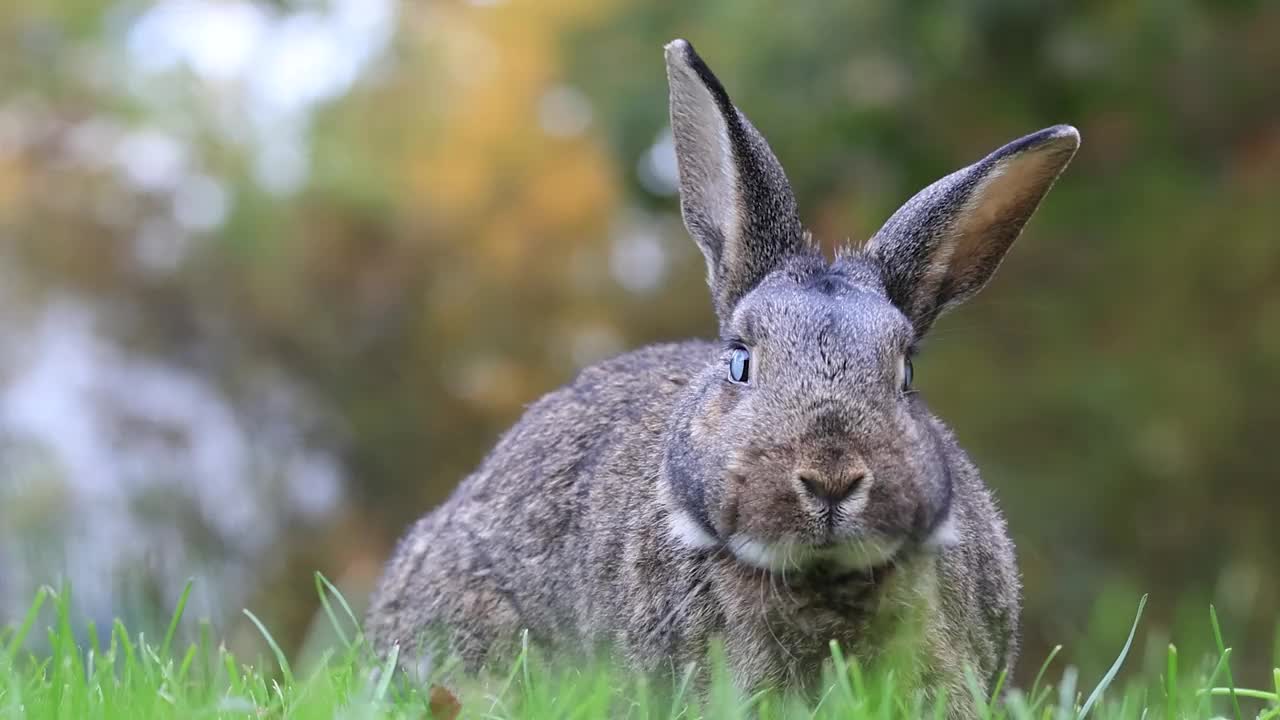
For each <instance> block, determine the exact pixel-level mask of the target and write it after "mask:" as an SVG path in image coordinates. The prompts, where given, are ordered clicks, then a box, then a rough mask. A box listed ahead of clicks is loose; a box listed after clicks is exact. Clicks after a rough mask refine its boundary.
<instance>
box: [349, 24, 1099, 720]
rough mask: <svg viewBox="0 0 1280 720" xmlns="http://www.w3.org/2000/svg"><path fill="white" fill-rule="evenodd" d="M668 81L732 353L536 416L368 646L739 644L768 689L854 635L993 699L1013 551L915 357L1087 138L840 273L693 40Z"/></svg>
mask: <svg viewBox="0 0 1280 720" xmlns="http://www.w3.org/2000/svg"><path fill="white" fill-rule="evenodd" d="M667 70H668V77H669V81H670V84H671V120H672V129H673V131H674V136H675V145H676V157H677V160H678V163H679V170H680V183H681V187H680V195H681V209H682V212H683V215H684V219H685V225H686V226H687V227H688V229H689V231H690V234H691V235H692V236H693V238H694V240H695V241H696V242H697V243H698V245H699V247H700V248H701V249H702V251H703V254H704V255H705V256H706V259H707V268H708V274H709V282H710V285H711V292H712V298H713V301H714V304H715V306H716V311H717V314H718V315H719V319H720V337H719V340H718V341H717V342H687V343H681V344H675V345H663V346H656V347H650V348H647V349H643V350H640V351H637V352H633V353H630V354H627V355H623V356H621V357H618V358H615V359H613V360H610V361H607V362H604V363H601V364H599V365H596V366H594V367H591V368H588V369H586V370H584V371H582V373H581V374H580V375H579V376H578V378H577V379H576V380H574V382H572V383H571V384H569V385H567V386H566V387H564V388H561V389H560V390H557V391H555V392H553V393H551V394H549V395H547V396H546V397H544V398H543V399H542V400H540V401H538V402H537V403H535V404H534V405H533V406H532V407H531V408H530V409H529V410H528V412H527V413H526V414H525V416H524V417H523V418H522V419H521V420H520V422H519V423H517V424H516V426H515V427H514V428H512V429H511V430H510V431H509V432H508V433H507V434H506V435H505V436H504V437H503V438H502V440H501V441H499V443H498V445H497V446H496V447H495V448H494V450H493V451H492V452H491V453H490V454H489V456H488V457H487V458H486V459H485V461H484V463H483V464H482V465H481V467H480V468H479V470H477V471H476V473H475V474H473V475H472V476H471V477H469V478H467V479H466V480H465V481H464V482H463V483H462V485H461V486H460V487H459V488H458V490H457V491H456V492H455V493H454V494H453V496H452V497H451V498H450V499H449V500H448V501H447V502H446V503H445V504H444V505H443V506H441V507H440V508H439V509H437V510H436V511H435V512H433V513H431V514H430V515H428V516H427V517H426V518H424V519H423V520H422V521H420V522H419V523H418V524H417V525H415V526H414V527H413V528H412V529H411V530H410V531H409V533H408V534H407V535H406V537H405V538H404V539H403V540H402V541H401V543H400V545H399V547H398V548H397V550H396V552H395V555H394V557H393V558H392V560H391V562H390V563H389V565H388V567H387V571H386V574H385V576H384V577H383V580H382V582H381V584H380V586H379V588H378V590H377V592H376V593H375V596H374V599H373V604H372V607H371V610H370V615H369V621H368V625H369V632H370V635H371V636H372V638H373V639H374V642H375V643H376V644H377V646H378V647H380V648H381V649H384V650H385V649H388V648H389V647H391V646H392V645H395V644H399V645H400V646H401V647H402V648H404V649H406V651H407V652H408V653H410V654H412V653H413V652H414V650H413V648H414V647H415V646H417V647H419V648H420V649H426V650H427V651H428V652H430V653H438V652H450V653H456V654H458V655H460V656H461V657H462V659H463V660H464V661H465V663H466V665H467V666H468V667H470V668H479V667H482V666H484V665H486V664H492V663H498V664H499V665H501V663H503V662H504V661H506V660H509V659H510V658H511V657H512V656H513V653H514V650H515V648H516V646H517V643H518V642H519V638H520V635H521V632H522V631H524V630H528V632H529V637H530V639H531V641H533V642H535V643H538V644H539V645H542V646H544V647H546V648H549V649H551V650H552V651H554V652H557V653H562V654H563V653H566V652H572V653H574V654H576V655H584V654H585V655H594V654H595V653H596V652H597V651H600V652H604V653H608V654H609V655H610V656H612V657H614V658H617V659H620V660H622V661H623V662H624V663H625V664H627V665H629V666H631V667H634V668H636V669H640V670H646V671H659V672H662V671H670V670H672V669H676V668H681V667H683V666H685V664H686V663H689V662H699V661H701V660H703V659H704V657H705V654H706V652H707V649H708V647H709V646H710V644H711V643H712V642H713V641H716V640H721V641H723V643H724V649H725V655H726V660H727V662H728V665H729V667H730V669H731V671H732V675H733V677H734V679H735V681H736V682H737V683H738V685H739V686H741V687H742V688H743V689H746V690H754V689H758V688H761V687H766V686H786V687H794V688H807V687H812V686H813V685H814V683H816V681H817V680H818V679H819V677H820V667H821V665H822V663H823V661H824V660H826V659H827V658H829V657H830V642H831V641H833V640H834V641H836V642H838V643H839V644H840V646H841V647H842V648H844V650H845V651H846V652H848V653H851V654H852V655H854V656H855V657H857V658H858V659H859V660H861V661H863V662H864V663H869V664H875V663H876V662H878V661H880V660H881V659H883V658H886V657H889V658H891V659H892V661H893V665H892V666H893V668H894V670H895V672H896V673H897V674H898V675H897V677H898V678H899V679H900V680H901V681H904V682H907V683H910V684H914V685H917V686H920V687H923V688H925V689H927V690H928V691H929V692H931V693H936V692H938V691H940V690H943V691H945V692H946V693H947V697H948V698H953V699H955V698H969V697H970V693H969V689H968V687H967V685H966V681H965V674H966V672H969V671H972V672H973V673H974V676H975V677H977V678H979V680H980V681H981V682H985V683H986V685H987V689H990V688H991V687H992V684H993V682H994V679H995V678H996V677H997V676H998V675H999V673H1000V672H1001V671H1002V670H1004V669H1006V668H1009V667H1010V666H1011V664H1012V662H1013V660H1014V657H1015V655H1016V650H1017V621H1018V609H1019V598H1020V594H1019V584H1018V574H1017V569H1016V566H1015V563H1014V556H1013V547H1012V544H1011V543H1010V541H1009V539H1008V537H1007V535H1006V532H1005V527H1004V521H1003V519H1002V518H1001V516H1000V514H999V512H998V511H997V510H996V508H995V506H994V504H993V502H992V500H991V497H990V495H989V493H988V491H987V490H986V488H985V487H984V485H983V484H982V481H981V479H980V478H979V477H978V474H977V471H976V470H975V469H974V468H973V466H972V464H971V463H970V462H969V461H968V459H967V458H966V457H965V455H964V453H963V452H962V451H961V450H960V449H959V448H958V447H957V446H956V444H955V441H954V439H953V438H952V436H951V433H950V432H949V431H948V430H947V429H946V428H945V427H944V426H943V425H942V423H941V422H940V421H939V420H938V419H937V418H935V417H934V416H933V415H932V414H930V413H929V411H928V409H927V408H926V407H925V406H924V403H923V402H922V401H921V400H920V399H919V398H918V396H917V395H916V394H915V392H914V391H913V389H912V385H911V375H912V370H911V359H910V358H911V355H912V354H913V353H914V352H915V348H916V347H917V343H918V342H919V341H920V339H921V337H922V336H923V335H924V334H925V333H926V332H927V331H928V329H929V328H930V326H931V325H932V324H933V321H934V320H935V319H936V318H937V316H938V315H939V314H940V313H941V312H942V311H943V310H945V309H946V308H948V307H950V306H952V305H955V304H957V303H959V302H961V301H962V300H964V299H966V298H968V297H969V296H971V295H972V294H973V293H975V292H977V291H978V290H979V289H980V288H981V287H982V286H983V285H984V284H985V283H986V281H987V280H988V279H989V278H990V277H991V275H992V274H993V273H994V272H995V270H996V267H997V266H998V265H999V263H1000V260H1001V259H1002V258H1003V257H1004V254H1005V252H1006V251H1007V250H1008V249H1009V247H1010V246H1011V245H1012V243H1013V241H1014V240H1015V239H1016V238H1017V236H1018V233H1019V232H1020V231H1021V228H1022V226H1023V224H1024V223H1025V222H1026V221H1027V219H1028V218H1029V217H1030V216H1031V213H1032V212H1033V211H1034V210H1035V208H1036V206H1037V205H1038V204H1039V202H1040V200H1041V198H1043V196H1044V194H1045V193H1046V192H1048V190H1049V187H1050V185H1052V183H1053V181H1054V179H1055V178H1056V177H1057V176H1058V174H1059V173H1060V172H1061V171H1062V169H1063V168H1064V167H1065V166H1066V164H1067V162H1068V161H1069V160H1070V158H1071V156H1072V154H1073V153H1074V152H1075V149H1076V146H1077V144H1078V142H1079V138H1078V135H1077V134H1076V132H1075V130H1074V129H1072V128H1069V127H1066V126H1058V127H1053V128H1048V129H1046V130H1042V131H1040V132H1038V133H1035V134H1033V135H1029V136H1027V137H1025V138H1022V139H1021V140H1018V141H1016V142H1014V143H1010V144H1009V145H1006V146H1005V147H1003V148H1001V149H999V150H997V151H996V152H994V153H992V154H991V155H989V156H988V157H987V158H985V159H983V160H982V161H980V162H978V163H976V164H974V165H972V166H969V167H967V168H964V169H962V170H960V171H958V172H955V173H953V174H951V175H948V176H947V177H945V178H943V179H942V180H939V181H938V182H936V183H934V184H933V185H931V186H929V187H928V188H926V189H925V190H923V191H921V192H920V193H919V194H917V195H916V196H915V197H914V198H912V199H911V200H910V201H909V202H908V203H907V204H906V205H904V206H903V207H902V209H900V210H899V211H898V212H897V213H895V214H894V215H893V217H891V218H890V219H889V220H888V222H887V223H886V224H885V226H884V227H883V228H882V229H881V230H880V231H879V232H878V233H876V235H875V236H874V237H872V238H871V240H870V241H869V242H868V243H867V244H866V246H865V247H864V248H862V249H858V250H852V249H850V250H848V251H845V252H843V253H841V254H839V255H838V256H837V257H836V259H835V261H834V262H829V261H828V260H827V259H826V258H824V257H823V255H822V253H821V252H820V250H819V249H818V248H817V247H816V246H815V245H814V243H813V242H812V241H811V239H810V238H809V235H808V233H806V232H805V231H804V229H803V227H802V226H801V224H800V221H799V217H798V214H797V212H796V207H795V200H794V198H793V197H792V195H791V190H790V187H789V184H788V182H787V179H786V176H785V175H784V174H783V171H782V168H781V165H780V164H779V163H778V161H777V159H776V158H775V157H774V156H773V154H772V152H771V151H770V150H769V147H768V145H767V144H766V143H765V141H764V139H763V138H762V137H761V136H760V135H759V133H758V132H757V131H756V130H755V128H754V127H752V126H751V124H750V123H749V122H748V121H747V120H746V118H745V116H743V115H742V114H741V113H740V112H739V111H738V110H737V109H736V108H735V107H734V106H733V105H732V103H730V101H729V98H728V96H727V94H725V92H724V89H723V87H721V86H720V83H719V81H718V80H716V79H715V77H714V76H713V75H712V74H711V71H710V70H709V69H707V67H706V65H705V64H703V63H702V61H701V59H700V58H698V56H697V55H696V54H695V53H694V52H693V48H692V47H691V46H689V45H688V43H685V42H683V41H676V42H674V43H672V44H671V45H669V46H668V48H667ZM422 643H425V644H422ZM703 666H704V667H705V664H704V665H703ZM951 709H952V714H953V715H955V716H958V717H967V716H970V715H972V713H973V705H972V703H971V702H970V701H968V700H964V699H961V700H956V701H955V702H952V703H951Z"/></svg>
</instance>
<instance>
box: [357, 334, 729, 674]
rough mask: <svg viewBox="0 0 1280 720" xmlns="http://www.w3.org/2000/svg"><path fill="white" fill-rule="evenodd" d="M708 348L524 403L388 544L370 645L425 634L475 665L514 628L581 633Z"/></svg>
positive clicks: (581, 381)
mask: <svg viewBox="0 0 1280 720" xmlns="http://www.w3.org/2000/svg"><path fill="white" fill-rule="evenodd" d="M714 356H715V351H714V348H713V346H712V345H711V344H710V343H705V342H696V341H693V342H685V343H678V344H668V345H657V346H652V347H647V348H643V349H641V350H637V351H635V352H631V353H627V354H625V355H621V356H618V357H615V358H613V359H610V360H607V361H605V362H602V363H599V364H597V365H594V366H592V367H589V368H586V369H584V370H583V371H582V372H580V373H579V374H578V376H577V377H576V378H575V379H574V380H573V381H572V382H571V383H569V384H568V385H565V386H564V387H562V388H560V389H558V390H556V391H554V392H551V393H549V394H547V395H545V396H544V397H543V398H541V399H540V400H538V401H537V402H536V403H534V404H533V405H531V406H530V407H529V409H528V410H527V411H526V412H525V414H524V416H523V417H522V418H521V419H520V420H519V422H517V423H516V425H515V426H513V427H512V428H511V429H510V430H509V431H508V432H507V433H506V434H505V435H504V436H503V437H502V439H501V440H500V441H499V442H498V444H497V445H496V446H495V447H494V449H493V450H492V451H491V452H490V453H489V455H488V456H487V457H486V458H485V459H484V461H483V462H482V463H481V465H480V466H479V468H477V469H476V471H475V472H474V473H473V474H472V475H470V476H469V477H467V478H466V479H465V480H464V481H463V482H462V483H461V485H459V487H458V489H457V490H456V491H455V492H454V493H453V495H452V496H451V497H450V498H449V499H448V501H446V502H445V503H444V504H443V505H442V506H440V507H439V508H437V509H436V510H435V511H433V512H432V513H430V514H428V515H427V516H426V517H424V518H422V519H421V520H419V521H418V522H417V523H416V524H415V525H414V526H413V527H412V528H411V529H410V530H409V532H407V533H406V534H405V536H404V538H403V539H402V540H401V541H400V543H399V544H398V546H397V547H396V550H395V552H394V553H393V555H392V557H391V560H390V561H389V562H388V564H387V568H386V571H385V572H384V575H383V578H382V580H381V582H380V583H379V586H378V588H377V589H376V590H375V593H374V596H373V598H372V602H371V605H370V611H369V621H368V631H369V633H370V635H371V637H372V639H373V641H374V643H375V645H376V646H377V647H378V648H380V649H386V648H388V647H390V646H391V645H393V644H400V645H402V646H409V645H413V644H415V643H420V642H424V641H433V638H436V639H439V640H442V641H443V642H444V644H445V645H446V646H447V647H448V649H449V650H450V651H453V652H457V653H459V654H460V655H461V656H462V658H463V659H464V660H466V661H467V664H468V665H472V666H479V665H481V664H484V662H485V661H486V660H487V659H491V658H494V659H496V658H495V657H494V656H498V655H506V653H505V652H503V650H504V648H505V646H506V645H508V644H509V643H511V642H514V641H515V639H516V637H517V636H518V633H519V632H520V631H521V630H525V629H527V630H528V631H529V633H530V636H531V638H533V639H534V640H535V641H541V642H543V643H544V644H555V645H562V644H576V643H577V642H578V641H580V640H582V639H583V638H582V637H581V636H582V635H583V634H584V632H585V630H583V628H584V625H585V624H588V623H590V619H591V616H595V615H597V614H598V611H596V610H593V608H598V607H599V606H607V605H609V604H610V600H611V599H610V598H608V597H607V596H608V595H609V594H610V589H611V587H612V586H611V585H610V584H609V583H608V582H607V580H608V576H609V575H610V574H612V573H614V572H620V570H619V566H620V564H621V563H623V561H624V556H625V555H627V554H628V552H629V551H628V549H627V548H626V547H624V543H625V542H626V541H625V538H626V537H628V536H629V535H631V534H632V533H630V532H629V525H630V524H631V523H635V522H638V521H639V518H641V517H645V516H649V515H651V514H652V509H653V507H654V501H653V498H654V495H655V493H656V492H657V485H658V481H659V466H660V462H661V453H662V450H661V440H662V434H663V432H664V430H665V426H666V422H667V419H668V418H669V416H670V414H671V410H672V407H673V405H674V403H675V402H676V401H677V400H678V398H679V395H680V392H681V391H682V389H683V388H684V387H685V385H686V384H687V382H688V381H689V379H690V377H691V376H692V375H693V374H694V373H696V372H697V371H698V370H700V369H701V368H702V367H703V366H705V365H706V364H707V363H708V362H710V361H711V360H712V359H713V358H714ZM593 562H594V563H596V566H595V567H592V563H593ZM601 562H605V563H607V565H608V566H612V567H608V566H606V567H604V568H603V569H602V568H601V567H600V566H599V565H598V563H601ZM600 581H604V583H603V584H601V582H600ZM433 632H434V633H443V637H439V636H433V635H432V633H433Z"/></svg>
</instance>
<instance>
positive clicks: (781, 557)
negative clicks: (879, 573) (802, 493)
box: [725, 533, 906, 572]
mask: <svg viewBox="0 0 1280 720" xmlns="http://www.w3.org/2000/svg"><path fill="white" fill-rule="evenodd" d="M905 545H906V542H905V540H904V539H902V538H888V537H864V538H835V539H832V540H829V541H826V542H823V543H818V544H815V543H806V542H799V541H795V540H777V541H771V542H769V541H764V540H760V539H758V538H755V537H752V536H751V535H750V534H747V533H735V534H734V535H733V536H732V537H730V538H729V541H728V542H727V543H725V546H726V547H727V548H728V550H729V552H731V553H732V554H733V556H734V557H735V558H737V559H738V560H739V561H740V562H743V563H746V564H747V565H751V566H752V567H757V568H760V569H762V570H771V571H774V572H784V571H787V570H805V569H807V568H810V567H814V566H818V565H825V566H830V567H833V568H835V569H837V570H841V571H866V570H871V569H873V568H877V567H882V566H885V565H888V564H890V563H892V562H893V560H894V559H895V558H896V557H897V556H898V554H899V552H900V551H901V550H902V548H903V547H904V546H905Z"/></svg>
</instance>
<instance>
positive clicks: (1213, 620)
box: [1209, 605, 1244, 720]
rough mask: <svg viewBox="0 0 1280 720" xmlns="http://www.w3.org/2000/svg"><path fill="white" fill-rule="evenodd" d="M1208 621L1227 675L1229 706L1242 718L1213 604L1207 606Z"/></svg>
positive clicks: (1238, 719)
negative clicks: (1229, 694)
mask: <svg viewBox="0 0 1280 720" xmlns="http://www.w3.org/2000/svg"><path fill="white" fill-rule="evenodd" d="M1209 621H1210V622H1211V623H1212V624H1213V641H1214V642H1215V643H1217V644H1218V652H1219V653H1221V654H1222V655H1223V661H1224V664H1223V666H1222V670H1223V672H1225V673H1226V675H1227V686H1228V687H1230V688H1231V708H1232V709H1233V710H1234V711H1235V713H1236V720H1242V718H1243V717H1244V715H1243V714H1242V713H1241V712H1240V700H1239V699H1238V698H1237V697H1236V693H1235V687H1236V681H1235V679H1234V678H1232V677H1231V662H1230V661H1228V660H1227V658H1226V652H1227V647H1226V644H1225V643H1223V642H1222V626H1220V625H1219V624H1218V611H1217V609H1215V608H1214V607H1213V605H1210V606H1209Z"/></svg>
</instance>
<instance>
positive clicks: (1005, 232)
mask: <svg viewBox="0 0 1280 720" xmlns="http://www.w3.org/2000/svg"><path fill="white" fill-rule="evenodd" d="M1074 152H1075V144H1074V143H1066V142H1063V143H1055V144H1053V145H1051V146H1050V147H1042V148H1038V149H1035V150H1030V151H1027V152H1023V153H1020V154H1018V155H1014V156H1013V157H1010V158H1007V159H1005V160H1002V161H1001V162H1000V163H998V164H997V165H996V167H994V168H992V170H991V171H990V172H989V173H988V174H987V175H986V177H984V178H982V180H981V181H980V182H979V183H978V185H977V187H975V188H974V189H973V192H972V193H971V194H970V196H969V199H968V201H967V202H966V203H965V207H964V209H963V210H962V211H960V212H959V213H958V214H957V216H956V222H955V224H954V225H953V226H952V228H951V232H950V234H951V236H952V239H951V242H952V248H951V252H950V253H949V256H948V258H947V270H946V275H945V277H946V278H947V280H948V281H949V284H950V285H951V286H952V287H954V288H956V289H957V291H958V292H960V293H964V292H966V291H972V290H976V289H977V288H976V287H970V286H971V285H973V284H977V285H979V286H980V285H981V284H982V283H984V282H985V281H986V279H987V277H988V276H989V275H990V273H991V271H993V270H994V269H995V266H996V265H999V263H1000V260H1001V258H1003V257H1004V254H1005V253H1006V252H1008V250H1009V246H1011V245H1012V244H1013V241H1014V240H1016V239H1017V238H1018V235H1019V234H1020V233H1021V231H1022V226H1023V224H1024V223H1026V222H1027V220H1028V219H1029V218H1030V217H1031V214H1032V213H1034V212H1035V210H1036V208H1037V207H1038V206H1039V205H1040V201H1041V200H1043V199H1044V196H1045V195H1046V194H1047V193H1048V192H1049V188H1050V187H1052V186H1053V180H1054V178H1055V177H1056V176H1057V175H1058V173H1059V172H1061V170H1062V168H1063V166H1064V165H1065V163H1066V161H1067V160H1068V159H1069V158H1070V157H1071V155H1072V154H1073V153H1074Z"/></svg>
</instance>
